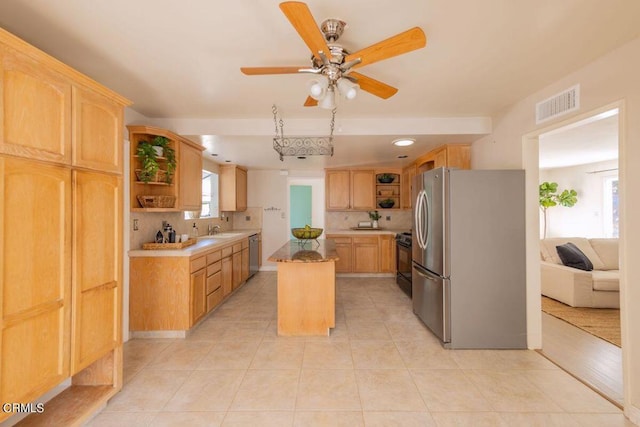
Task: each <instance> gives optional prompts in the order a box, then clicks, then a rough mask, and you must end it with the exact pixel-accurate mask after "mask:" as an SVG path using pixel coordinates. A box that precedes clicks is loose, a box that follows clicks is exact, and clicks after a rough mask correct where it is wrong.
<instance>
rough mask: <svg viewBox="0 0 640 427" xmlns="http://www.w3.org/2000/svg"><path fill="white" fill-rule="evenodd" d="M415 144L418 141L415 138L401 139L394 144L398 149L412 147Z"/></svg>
mask: <svg viewBox="0 0 640 427" xmlns="http://www.w3.org/2000/svg"><path fill="white" fill-rule="evenodd" d="M414 142H416V140H415V139H413V138H400V139H396V140H395V141H393V142H392V144H393V145H395V146H397V147H406V146H407V145H411V144H413V143H414Z"/></svg>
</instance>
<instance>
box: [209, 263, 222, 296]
mask: <svg viewBox="0 0 640 427" xmlns="http://www.w3.org/2000/svg"><path fill="white" fill-rule="evenodd" d="M218 264H220V266H222V262H221V261H219V262H218ZM220 286H222V271H220V270H218V271H217V272H216V273H213V274H212V275H211V276H208V277H207V286H206V294H207V295H209V294H210V293H211V292H213V291H215V290H216V289H218V288H219V287H220Z"/></svg>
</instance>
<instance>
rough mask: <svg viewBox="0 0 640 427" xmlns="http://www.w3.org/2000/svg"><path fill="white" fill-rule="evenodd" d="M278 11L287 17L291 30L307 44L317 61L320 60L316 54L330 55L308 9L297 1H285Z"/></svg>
mask: <svg viewBox="0 0 640 427" xmlns="http://www.w3.org/2000/svg"><path fill="white" fill-rule="evenodd" d="M280 9H281V10H282V12H283V13H284V15H285V16H286V17H287V19H288V20H289V22H291V25H293V28H295V29H296V31H297V32H298V34H300V37H302V40H304V42H305V43H306V44H307V46H308V47H309V49H311V53H313V56H315V57H316V58H317V59H319V60H322V58H320V55H319V54H318V52H320V51H322V52H324V53H325V55H330V52H329V46H327V42H326V40H325V39H324V35H323V34H322V32H321V31H320V28H318V24H316V21H315V19H313V15H312V14H311V11H310V10H309V7H308V6H307V5H306V4H305V3H302V2H299V1H285V2H283V3H280Z"/></svg>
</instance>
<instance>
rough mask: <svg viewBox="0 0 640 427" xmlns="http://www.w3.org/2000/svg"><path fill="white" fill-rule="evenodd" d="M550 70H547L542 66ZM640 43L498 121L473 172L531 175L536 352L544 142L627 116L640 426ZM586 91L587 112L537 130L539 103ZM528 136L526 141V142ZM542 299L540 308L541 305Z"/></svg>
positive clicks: (624, 278) (626, 237)
mask: <svg viewBox="0 0 640 427" xmlns="http://www.w3.org/2000/svg"><path fill="white" fill-rule="evenodd" d="M541 66H542V65H541ZM638 76H640V38H638V39H635V40H634V41H632V42H630V43H627V44H626V45H624V46H622V47H620V48H619V49H616V50H614V51H612V52H610V53H609V54H607V55H605V56H603V57H601V58H599V59H598V60H596V61H594V62H592V63H590V64H588V65H587V66H585V67H583V68H581V69H579V70H577V71H575V72H573V73H571V74H569V75H567V76H566V77H564V78H562V79H560V80H558V81H556V82H555V83H553V84H551V85H550V86H548V87H546V88H544V89H542V90H540V91H538V92H536V93H535V94H533V95H531V96H529V97H527V98H525V99H523V100H521V101H519V102H518V103H516V104H515V105H513V106H511V107H509V108H507V109H505V110H504V111H502V112H501V113H500V114H499V115H497V116H496V117H495V118H494V120H493V123H494V129H493V132H492V133H491V134H490V135H488V136H486V137H484V138H482V139H480V140H478V141H476V142H475V143H474V144H473V145H472V147H471V152H472V153H471V159H472V167H474V168H478V169H490V168H522V167H525V166H526V169H527V224H528V227H529V226H530V227H531V229H532V230H535V232H533V231H532V230H530V232H529V233H528V236H527V288H528V289H527V296H528V303H527V305H528V306H527V317H528V327H529V334H528V335H529V338H530V341H529V345H530V346H532V347H539V346H540V344H541V341H540V321H539V310H540V301H539V298H532V296H534V295H535V294H538V295H539V294H540V280H539V256H538V255H537V254H538V236H539V230H538V229H537V227H538V225H537V224H538V203H537V198H538V194H537V190H538V188H537V186H538V161H537V152H538V147H537V145H538V144H537V135H539V134H541V133H544V132H548V131H550V130H551V129H553V128H554V127H559V123H563V124H566V122H567V120H569V119H572V118H573V119H576V120H577V119H582V118H585V117H586V116H587V115H592V113H594V112H599V111H605V110H606V109H611V108H616V107H619V108H620V129H619V130H620V132H619V137H620V151H619V153H620V158H619V167H620V170H619V174H620V200H621V203H620V215H621V223H620V232H621V238H620V263H621V284H620V286H621V318H622V349H623V368H624V372H623V376H624V389H625V390H624V391H625V393H624V396H625V405H624V406H625V414H626V415H627V416H628V417H629V418H630V419H631V420H632V421H633V422H635V423H636V424H640V328H639V327H638V326H637V325H640V286H638V284H639V283H640V264H638V263H637V262H635V261H636V260H637V259H639V258H640V220H638V215H637V212H640V168H639V167H638V166H637V163H638V159H640V143H638V142H639V141H640V121H639V120H637V118H638V117H640V78H638ZM576 83H579V84H580V88H581V94H580V110H579V111H578V112H576V113H571V114H570V115H567V116H564V117H562V118H561V119H556V120H555V121H551V122H548V123H545V124H544V125H536V124H535V115H534V107H535V103H536V102H539V101H542V100H544V99H547V98H548V97H550V96H552V95H554V94H556V93H558V92H560V91H562V90H564V89H566V88H568V87H571V86H572V85H574V84H576ZM525 136H526V137H525ZM536 299H537V301H536Z"/></svg>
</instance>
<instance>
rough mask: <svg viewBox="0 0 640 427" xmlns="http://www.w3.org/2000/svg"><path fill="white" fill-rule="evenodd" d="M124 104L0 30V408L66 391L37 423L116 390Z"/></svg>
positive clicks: (83, 411)
mask: <svg viewBox="0 0 640 427" xmlns="http://www.w3.org/2000/svg"><path fill="white" fill-rule="evenodd" d="M126 105H129V101H127V100H126V99H124V98H122V97H121V96H119V95H117V94H115V93H113V92H111V91H110V90H108V89H106V88H104V87H102V86H100V85H99V84H97V83H96V82H94V81H93V80H91V79H89V78H87V77H86V76H84V75H82V74H80V73H78V72H77V71H75V70H73V69H71V68H69V67H68V66H66V65H64V64H62V63H60V62H59V61H57V60H55V59H54V58H51V57H50V56H48V55H46V54H45V53H43V52H41V51H39V50H38V49H36V48H34V47H32V46H30V45H28V44H26V43H25V42H23V41H21V40H20V39H18V38H16V37H14V36H13V35H11V34H9V33H7V32H6V31H4V30H2V29H0V199H1V202H0V224H1V227H0V275H1V280H0V294H1V296H2V304H0V322H1V324H0V326H1V335H0V401H2V402H15V403H29V402H33V401H34V400H36V399H38V398H39V397H40V396H42V395H43V394H44V393H46V392H48V391H50V390H51V389H53V388H54V387H56V386H58V385H60V383H64V384H67V383H69V382H70V383H71V385H70V386H69V387H68V388H66V390H65V391H63V392H62V393H60V394H59V395H58V396H56V397H55V398H54V399H52V400H51V401H49V402H47V403H46V405H45V411H44V413H42V414H32V415H30V416H29V419H31V420H32V421H35V422H36V423H43V424H51V425H76V424H80V423H82V422H83V421H85V420H86V419H87V418H88V417H89V416H91V415H92V413H93V412H94V411H95V410H96V409H98V408H100V407H101V406H102V405H104V403H105V402H106V401H107V400H108V399H109V398H110V397H111V396H113V395H114V394H115V393H116V392H117V391H118V390H120V388H121V387H122V336H121V329H122V328H121V323H122V320H121V319H122V263H121V259H122V231H123V225H122V208H123V206H122V203H123V178H122V173H123V135H122V132H123V110H124V107H125V106H126ZM68 379H70V381H66V380H68ZM11 415H12V414H11V413H7V412H4V411H3V412H0V421H2V420H4V419H6V418H8V417H9V416H11Z"/></svg>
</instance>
